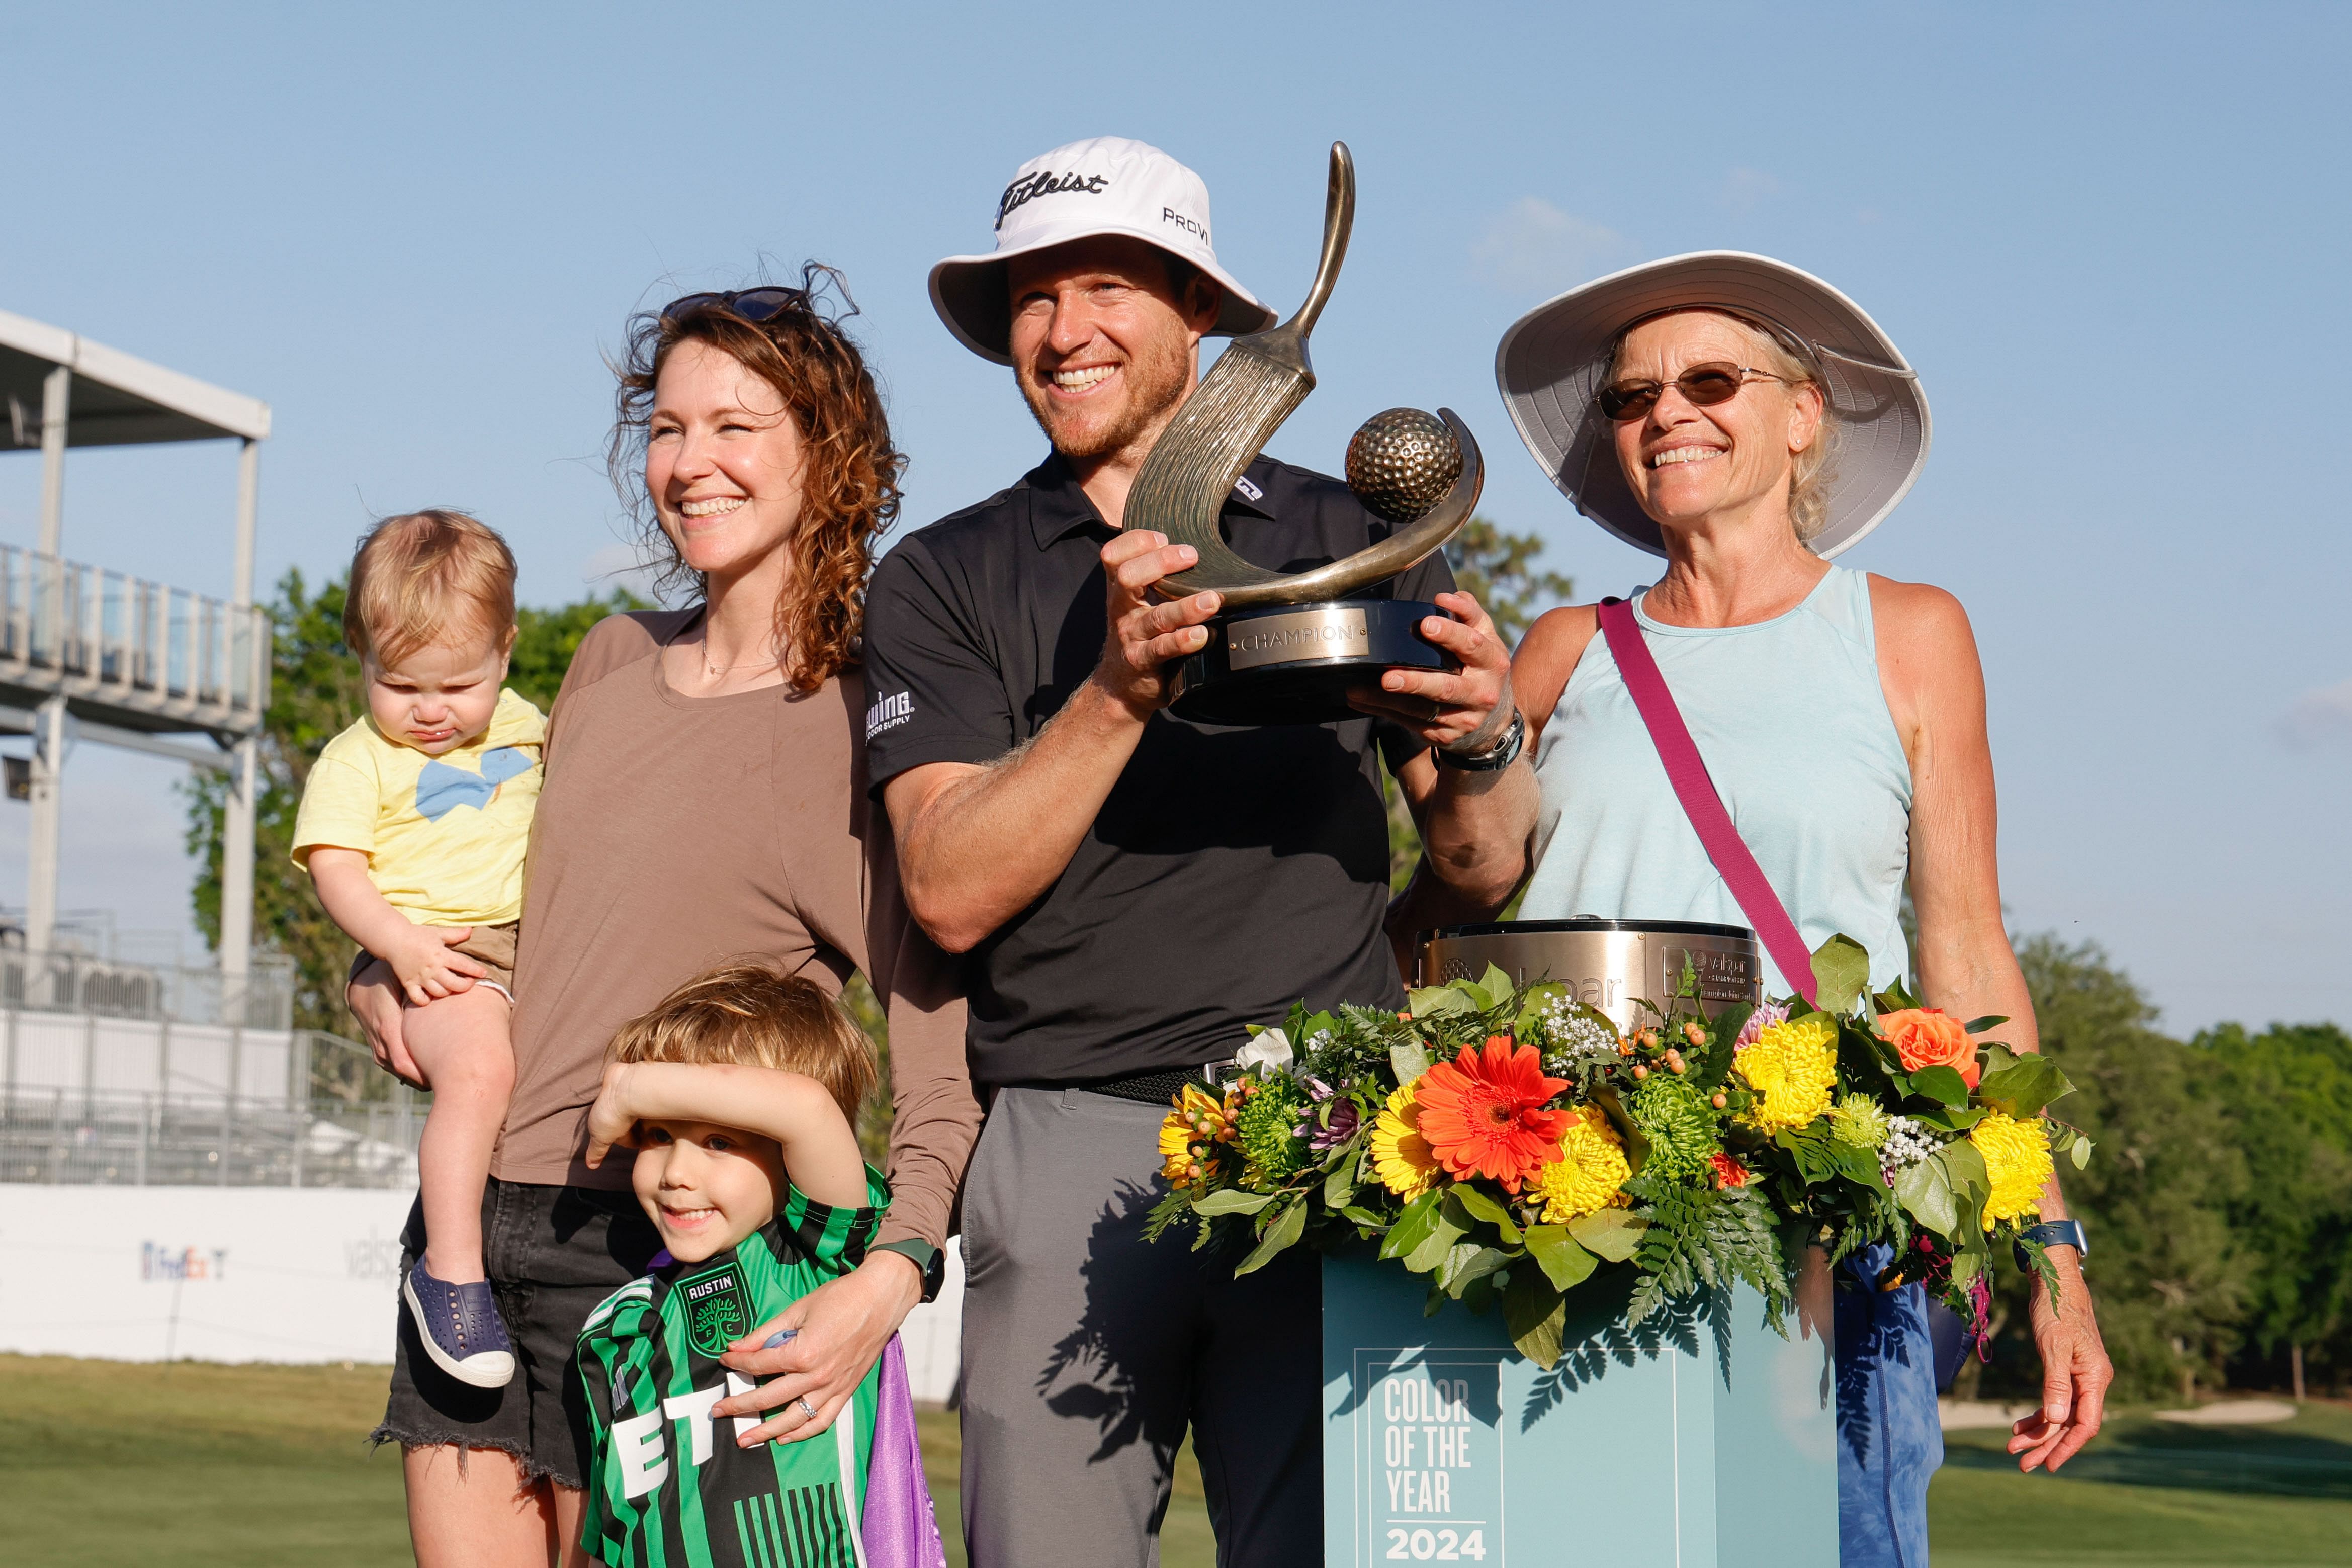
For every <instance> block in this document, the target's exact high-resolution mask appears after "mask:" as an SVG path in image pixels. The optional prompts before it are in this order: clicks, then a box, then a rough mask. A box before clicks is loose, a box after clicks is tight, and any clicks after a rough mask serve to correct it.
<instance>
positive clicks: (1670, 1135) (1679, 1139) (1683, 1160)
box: [1625, 1073, 1722, 1181]
mask: <svg viewBox="0 0 2352 1568" xmlns="http://www.w3.org/2000/svg"><path fill="white" fill-rule="evenodd" d="M1625 1110H1626V1113H1627V1114H1628V1115H1630V1116H1632V1117H1633V1124H1634V1125H1635V1126H1637V1127H1639V1128H1640V1129H1641V1130H1642V1131H1643V1132H1644V1133H1647V1134H1648V1135H1649V1139H1650V1160H1649V1163H1647V1164H1645V1165H1643V1167H1642V1173H1643V1175H1645V1176H1650V1175H1658V1176H1664V1177H1665V1178H1666V1179H1667V1180H1669V1181H1685V1180H1687V1179H1689V1178H1690V1177H1693V1176H1696V1175H1697V1174H1699V1173H1701V1172H1702V1171H1704V1170H1706V1163H1707V1159H1708V1157H1709V1156H1710V1155H1712V1154H1714V1153H1715V1152H1717V1150H1718V1149H1720V1148H1721V1147H1722V1144H1721V1143H1720V1142H1717V1137H1716V1130H1715V1113H1714V1112H1713V1111H1711V1110H1708V1109H1707V1106H1706V1101H1705V1100H1701V1099H1700V1098H1699V1093H1698V1090H1697V1089H1693V1088H1692V1087H1691V1084H1690V1080H1689V1079H1685V1078H1675V1077H1669V1076H1667V1075H1665V1074H1664V1073H1654V1074H1652V1075H1651V1077H1650V1080H1649V1081H1648V1082H1647V1083H1644V1084H1643V1085H1642V1087H1641V1088H1639V1089H1635V1090H1634V1091H1633V1100H1632V1102H1631V1103H1630V1104H1628V1105H1627V1106H1626V1107H1625Z"/></svg>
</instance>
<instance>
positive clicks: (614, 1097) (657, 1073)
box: [587, 1062, 866, 1209]
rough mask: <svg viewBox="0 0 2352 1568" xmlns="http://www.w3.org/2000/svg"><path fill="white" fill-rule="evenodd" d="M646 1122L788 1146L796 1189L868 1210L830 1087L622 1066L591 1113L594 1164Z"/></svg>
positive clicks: (852, 1134) (853, 1142) (613, 1068)
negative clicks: (730, 1131) (693, 1124)
mask: <svg viewBox="0 0 2352 1568" xmlns="http://www.w3.org/2000/svg"><path fill="white" fill-rule="evenodd" d="M640 1121H705V1122H709V1123H710V1124H712V1125H713V1126H718V1127H735V1128H740V1129H741V1130H742V1131H746V1132H757V1133H759V1134H761V1136H762V1137H767V1138H772V1139H774V1140H775V1141H776V1142H778V1143H779V1144H781V1145H782V1147H783V1152H784V1172H785V1173H786V1174H787V1175H789V1176H790V1177H791V1178H792V1182H793V1186H795V1187H798V1188H799V1189H800V1190H801V1191H802V1192H803V1193H804V1194H807V1195H808V1196H810V1197H812V1198H814V1199H815V1200H816V1201H817V1202H818V1203H821V1204H824V1205H828V1206H830V1207H833V1208H845V1209H855V1208H863V1207H865V1206H866V1157H865V1155H864V1154H863V1153H861V1152H859V1150H858V1147H857V1134H856V1131H853V1130H852V1129H851V1127H850V1125H849V1119H848V1118H847V1117H845V1116H844V1115H842V1113H841V1107H840V1106H838V1105H836V1104H835V1103H834V1100H833V1096H832V1095H831V1094H830V1093H829V1092H827V1090H826V1089H825V1088H824V1085H823V1084H821V1083H819V1082H817V1081H816V1079H813V1078H810V1077H808V1076H807V1075H805V1074H803V1073H796V1072H782V1071H779V1070H778V1069H776V1068H759V1067H734V1066H730V1065H711V1066H698V1065H695V1064H691V1063H687V1062H614V1063H612V1064H611V1065H610V1066H608V1067H606V1068H604V1089H603V1092H601V1093H600V1094H598V1095H597V1097H596V1103H595V1104H594V1105H593V1106H592V1107H590V1108H589V1111H588V1155H587V1160H588V1164H589V1166H590V1167H591V1168H592V1169H593V1167H595V1166H596V1165H598V1164H601V1163H603V1162H604V1152H605V1151H606V1150H607V1149H610V1148H611V1147H612V1146H613V1145H614V1144H615V1143H618V1142H623V1141H624V1140H625V1139H626V1138H627V1137H628V1135H629V1129H630V1128H632V1127H634V1126H635V1125H636V1124H637V1123H638V1122H640Z"/></svg>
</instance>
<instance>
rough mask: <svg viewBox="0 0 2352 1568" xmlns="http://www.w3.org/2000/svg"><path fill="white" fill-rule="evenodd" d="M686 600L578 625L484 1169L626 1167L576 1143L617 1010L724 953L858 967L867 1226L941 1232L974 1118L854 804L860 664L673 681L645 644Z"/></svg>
mask: <svg viewBox="0 0 2352 1568" xmlns="http://www.w3.org/2000/svg"><path fill="white" fill-rule="evenodd" d="M699 614H700V611H699V610H684V611H672V612H664V613H648V614H638V615H625V616H612V617H611V618H609V619H607V620H605V621H604V622H601V623H600V624H599V625H598V626H596V627H595V629H594V630H593V631H591V632H590V633H589V634H588V636H587V637H585V638H584V639H583V641H582V642H581V645H580V651H579V653H578V654H577V655H576V656H575V657H574V658H572V668H571V670H570V672H569V673H567V674H566V675H565V676H564V678H563V689H562V691H561V692H560V693H559V694H558V695H557V698H556V702H555V710H554V713H553V715H552V716H551V719H550V721H549V724H548V731H547V752H546V758H547V774H546V782H545V784H544V785H543V787H542V788H541V794H540V797H539V813H538V816H537V818H536V820H535V821H534V822H533V824H532V826H531V836H530V859H529V861H528V862H527V864H526V867H525V869H524V881H523V921H522V942H521V949H520V953H519V955H518V957H517V959H516V963H515V974H516V980H517V985H516V995H515V1014H514V1049H515V1089H514V1098H513V1100H512V1102H511V1103H510V1104H509V1106H508V1107H507V1120H506V1128H505V1131H503V1132H501V1133H500V1134H499V1145H498V1151H497V1152H496V1154H495V1155H494V1156H493V1157H492V1160H491V1165H490V1170H491V1173H492V1174H494V1175H496V1176H497V1177H498V1178H499V1180H501V1181H508V1182H530V1183H538V1184H546V1185H560V1184H572V1185H579V1186H592V1187H605V1188H613V1187H626V1186H627V1185H628V1183H629V1164H628V1162H629V1155H628V1152H627V1151H626V1150H615V1151H614V1157H613V1158H612V1159H609V1160H607V1161H606V1162H605V1163H604V1165H603V1166H602V1167H601V1168H599V1169H597V1170H593V1171H592V1170H590V1169H588V1168H587V1166H586V1165H584V1164H583V1163H582V1162H581V1155H582V1152H583V1149H584V1148H585V1145H586V1128H587V1113H588V1107H589V1106H590V1105H591V1104H592V1103H593V1102H594V1100H595V1098H596V1091H597V1088H598V1085H599V1083H600V1081H601V1079H602V1078H603V1076H604V1047H605V1045H606V1043H607V1042H609V1041H610V1040H611V1039H612V1037H613V1035H614V1031H615V1030H617V1029H618V1028H619V1027H620V1026H621V1025H623V1024H624V1023H625V1022H627V1021H628V1020H629V1019H631V1018H633V1017H635V1016H637V1015H638V1014H640V1013H644V1012H646V1011H647V1010H648V1009H650V1008H651V1007H653V1006H654V1005H656V1003H658V1002H660V1001H661V999H662V998H663V997H664V996H667V994H669V993H670V992H671V991H672V990H673V989H674V988H676V987H677V985H678V984H680V983H682V982H684V981H686V980H688V979H690V978H692V977H693V976H694V975H696V974H698V973H701V972H702V971H704V970H706V969H709V967H711V966H712V965H714V964H716V963H719V962H721V961H722V960H725V959H729V958H735V957H740V956H743V955H746V954H756V955H758V956H761V957H763V958H767V959H770V960H772V961H776V962H780V963H782V965H783V967H784V968H785V969H787V970H789V971H791V972H793V973H798V974H805V975H807V976H808V977H809V978H810V979H812V980H814V981H816V982H817V983H818V984H821V985H823V986H824V988H825V989H826V990H827V991H829V992H835V993H838V992H839V991H840V989H841V987H842V985H843V984H844V983H845V982H846V981H847V980H848V978H849V976H850V974H851V973H852V972H853V971H855V970H861V969H862V970H864V971H865V972H866V978H867V979H868V980H869V981H870V982H871V983H872V984H873V986H874V992H875V994H876V995H877V996H879V997H881V998H883V999H884V1005H885V1006H886V1007H887V1010H888V1015H889V1021H890V1079H891V1084H890V1091H891V1101H892V1104H893V1106H894V1107H895V1109H896V1112H897V1120H896V1121H894V1123H893V1125H892V1128H891V1134H890V1171H889V1175H890V1184H891V1188H892V1190H893V1193H894V1194H895V1196H894V1198H893V1200H892V1202H891V1205H890V1212H889V1215H888V1216H887V1219H886V1220H885V1221H884V1223H883V1226H882V1235H881V1239H882V1240H885V1241H889V1240H896V1239H900V1238H904V1237H922V1238H924V1239H925V1240H927V1241H929V1242H931V1243H932V1244H933V1245H935V1246H939V1245H944V1244H945V1243H946V1240H947V1232H948V1220H949V1215H950V1210H951V1209H952V1207H953V1205H954V1201H955V1190H956V1185H957V1184H958V1183H959V1182H960V1181H961V1179H962V1176H963V1168H964V1162H965V1161H966V1159H967V1158H968V1157H969V1156H970V1154H971V1145H972V1141H973V1139H974V1137H975V1136H976V1135H977V1133H978V1131H979V1127H980V1108H979V1106H978V1104H977V1103H976V1102H975V1101H974V1100H973V1099H972V1094H971V1080H970V1079H969V1077H968V1076H967V1074H966V1072H965V1068H964V1009H963V1004H962V1002H961V1000H960V999H959V998H958V996H957V995H956V993H955V988H954V981H953V970H952V969H951V968H950V965H949V963H948V962H947V960H946V959H945V957H944V955H942V954H941V953H940V952H939V950H938V949H937V948H935V947H933V946H932V945H931V943H930V942H929V940H928V939H927V938H925V937H924V936H923V934H922V932H921V931H920V930H919V928H917V927H916V925H915V924H914V921H913V920H912V919H911V918H910V917H909V916H908V913H907V910H906V904H905V900H904V899H903V898H902V897H901V895H900V893H899V889H898V869H897V866H896V863H895V862H894V860H893V858H892V856H891V850H890V844H889V818H887V816H884V815H883V814H882V813H881V811H880V810H879V809H878V808H874V809H871V810H869V807H868V805H867V800H866V749H865V746H864V745H863V743H862V742H860V741H859V739H858V730H857V721H858V719H859V714H858V713H857V711H856V706H857V702H858V699H859V689H858V686H857V683H856V680H855V679H853V680H852V681H851V682H850V683H849V684H848V685H847V686H844V685H843V684H842V682H841V681H839V680H837V679H836V680H828V681H826V682H825V683H824V687H823V689H820V690H818V691H816V692H814V693H811V694H807V695H802V694H797V693H794V692H793V691H792V690H790V689H787V688H784V687H772V688H769V689H764V690H759V691H747V692H741V693H738V694H736V695H734V696H729V697H711V698H692V697H683V696H680V695H679V694H678V693H677V692H676V691H674V690H672V689H670V687H669V685H668V683H667V681H665V680H664V679H662V673H661V659H660V657H659V656H660V650H661V647H662V645H663V644H665V643H667V642H668V641H669V640H670V639H671V638H673V637H676V636H677V634H678V633H679V632H681V631H683V630H684V629H686V628H687V627H688V626H691V625H692V624H693V621H694V618H695V617H696V616H698V615H699Z"/></svg>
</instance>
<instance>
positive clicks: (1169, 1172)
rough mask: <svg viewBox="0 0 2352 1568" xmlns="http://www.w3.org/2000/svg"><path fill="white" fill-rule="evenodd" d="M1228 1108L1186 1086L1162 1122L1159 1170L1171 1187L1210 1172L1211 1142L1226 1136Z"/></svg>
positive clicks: (1195, 1180) (1194, 1179)
mask: <svg viewBox="0 0 2352 1568" xmlns="http://www.w3.org/2000/svg"><path fill="white" fill-rule="evenodd" d="M1231 1125H1232V1124H1231V1122H1230V1121H1229V1120H1228V1118H1227V1116H1226V1114H1225V1108H1224V1106H1223V1105H1222V1104H1221V1103H1219V1101H1218V1100H1217V1099H1216V1097H1215V1096H1213V1095H1211V1094H1209V1093H1208V1092H1206V1091H1205V1090H1202V1089H1195V1088H1193V1087H1192V1085H1191V1084H1189V1083H1188V1084H1186V1085H1185V1086H1184V1093H1183V1097H1182V1098H1181V1099H1180V1100H1177V1102H1176V1109H1175V1110H1171V1111H1170V1112H1169V1113H1168V1120H1166V1121H1162V1122H1161V1123H1160V1162H1161V1163H1160V1175H1161V1176H1163V1177H1165V1178H1166V1179H1167V1181H1168V1183H1169V1184H1171V1186H1179V1187H1182V1186H1190V1185H1191V1184H1192V1183H1194V1182H1197V1181H1199V1180H1200V1179H1201V1178H1202V1176H1203V1175H1205V1174H1207V1173H1208V1161H1207V1159H1206V1158H1205V1156H1206V1155H1207V1153H1208V1146H1209V1144H1211V1143H1213V1142H1216V1141H1217V1140H1218V1139H1220V1138H1223V1137H1225V1136H1227V1134H1228V1132H1229V1131H1230V1129H1231Z"/></svg>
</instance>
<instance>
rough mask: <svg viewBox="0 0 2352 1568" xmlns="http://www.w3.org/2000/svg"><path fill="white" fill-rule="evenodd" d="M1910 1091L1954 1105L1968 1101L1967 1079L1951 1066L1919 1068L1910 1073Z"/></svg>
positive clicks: (1960, 1104) (1962, 1104) (1961, 1104)
mask: <svg viewBox="0 0 2352 1568" xmlns="http://www.w3.org/2000/svg"><path fill="white" fill-rule="evenodd" d="M1911 1092H1912V1093H1914V1094H1919V1095H1925V1096H1927V1098H1928V1099H1929V1100H1936V1101H1937V1102H1939V1103H1941V1104H1944V1105H1949V1106H1954V1107H1958V1106H1964V1105H1966V1104H1968V1102H1969V1084H1968V1080H1967V1079H1964V1078H1962V1077H1961V1076H1960V1075H1959V1072H1958V1069H1956V1068H1948V1067H1926V1068H1920V1069H1919V1070H1918V1071H1917V1072H1915V1073H1913V1074H1912V1075H1911Z"/></svg>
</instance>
